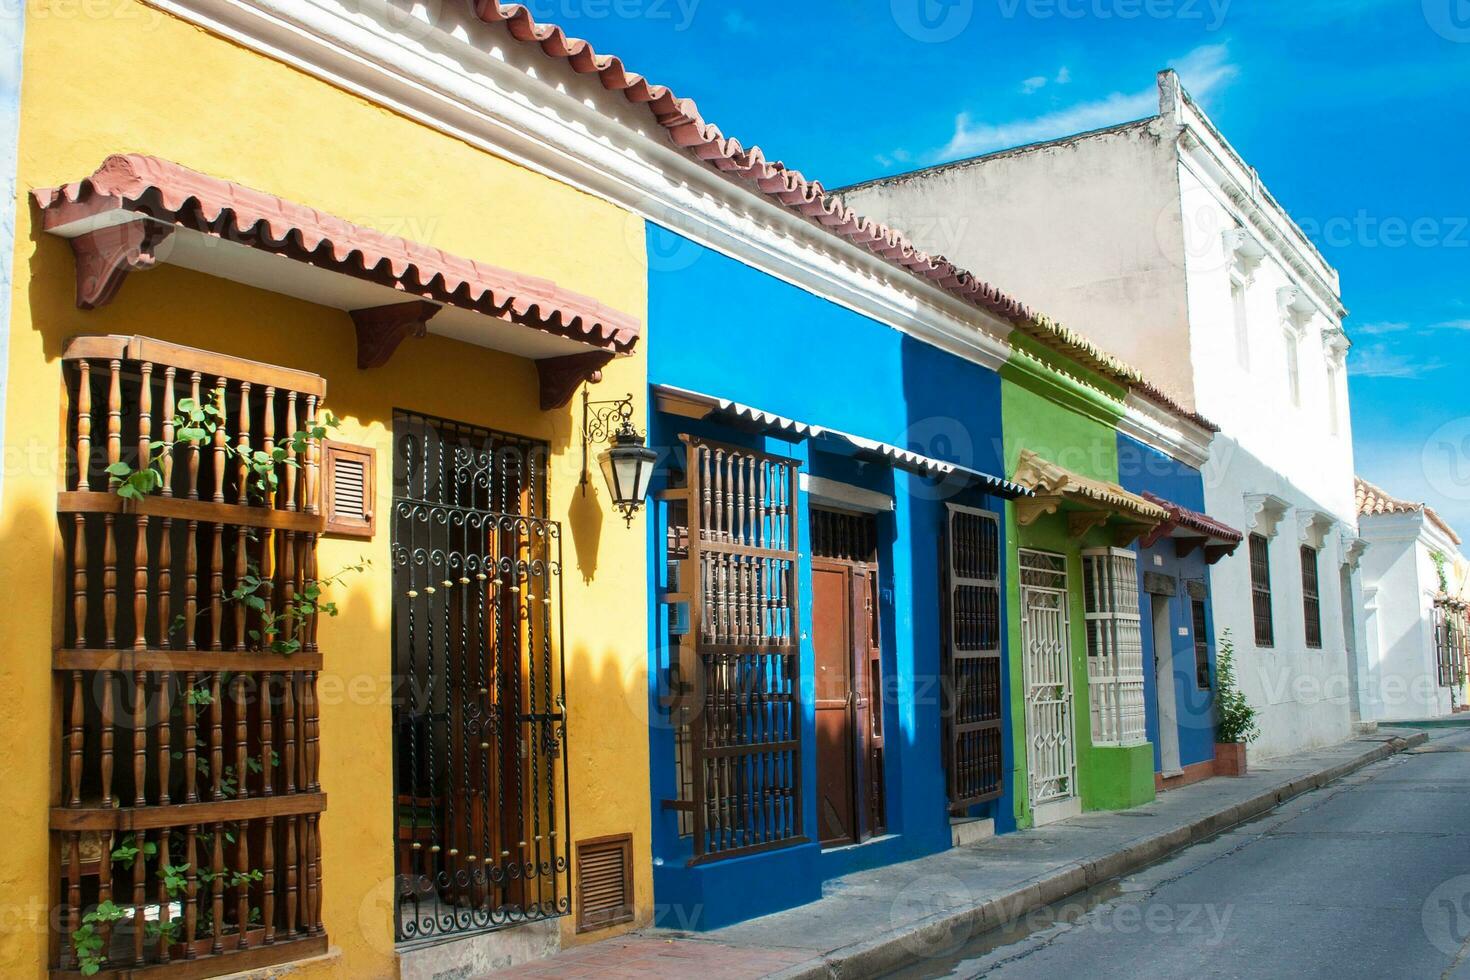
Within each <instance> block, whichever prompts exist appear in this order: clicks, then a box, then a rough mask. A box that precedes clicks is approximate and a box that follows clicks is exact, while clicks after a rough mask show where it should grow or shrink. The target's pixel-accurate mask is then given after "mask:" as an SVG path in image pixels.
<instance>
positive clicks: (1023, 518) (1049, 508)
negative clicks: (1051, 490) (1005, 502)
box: [1016, 497, 1062, 527]
mask: <svg viewBox="0 0 1470 980" xmlns="http://www.w3.org/2000/svg"><path fill="white" fill-rule="evenodd" d="M1061 506H1062V498H1061V497H1021V498H1018V499H1017V500H1016V523H1017V524H1019V525H1020V526H1021V527H1030V526H1031V525H1032V524H1035V523H1036V522H1037V520H1039V519H1040V518H1042V517H1045V516H1046V515H1047V514H1055V513H1056V512H1057V509H1058V508H1059V507H1061Z"/></svg>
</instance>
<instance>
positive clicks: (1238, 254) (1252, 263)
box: [1223, 228, 1267, 285]
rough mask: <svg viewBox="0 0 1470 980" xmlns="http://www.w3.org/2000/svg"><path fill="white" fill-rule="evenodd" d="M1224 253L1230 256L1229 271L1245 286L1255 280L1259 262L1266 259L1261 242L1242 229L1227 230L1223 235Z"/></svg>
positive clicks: (1259, 265)
mask: <svg viewBox="0 0 1470 980" xmlns="http://www.w3.org/2000/svg"><path fill="white" fill-rule="evenodd" d="M1223 234H1224V237H1225V252H1226V254H1227V255H1229V256H1230V264H1231V269H1232V270H1233V271H1234V272H1235V273H1236V274H1237V275H1239V276H1240V279H1241V281H1242V282H1245V283H1246V284H1247V285H1249V284H1250V282H1251V281H1252V280H1253V279H1254V278H1255V276H1256V270H1257V269H1259V268H1260V267H1261V260H1262V259H1264V258H1265V257H1266V254H1267V253H1266V247H1265V246H1264V245H1262V244H1261V240H1260V239H1259V238H1257V237H1256V236H1255V235H1253V234H1251V233H1250V232H1248V231H1246V230H1245V229H1244V228H1229V229H1226V230H1225V232H1224V233H1223Z"/></svg>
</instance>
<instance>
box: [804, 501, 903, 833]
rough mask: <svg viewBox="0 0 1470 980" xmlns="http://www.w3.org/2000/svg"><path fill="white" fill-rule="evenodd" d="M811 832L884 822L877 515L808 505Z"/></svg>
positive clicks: (866, 829) (873, 829) (865, 828)
mask: <svg viewBox="0 0 1470 980" xmlns="http://www.w3.org/2000/svg"><path fill="white" fill-rule="evenodd" d="M811 522H812V648H813V652H814V653H815V662H814V667H815V692H814V693H815V698H814V701H815V708H816V736H817V835H818V840H819V841H820V842H821V844H822V846H823V847H841V846H844V845H848V844H857V843H860V842H862V841H864V840H867V839H868V838H869V837H871V836H873V835H874V834H875V833H882V832H883V831H884V829H885V824H886V817H885V812H886V806H885V801H884V797H883V705H882V702H881V700H876V701H875V699H874V696H873V695H874V693H875V692H881V691H882V689H883V688H882V662H881V649H882V643H881V637H882V633H881V631H880V629H879V618H878V554H877V541H878V535H877V522H876V520H875V519H874V517H873V515H871V514H856V513H849V512H846V511H837V510H828V509H823V508H816V507H813V508H812V510H811Z"/></svg>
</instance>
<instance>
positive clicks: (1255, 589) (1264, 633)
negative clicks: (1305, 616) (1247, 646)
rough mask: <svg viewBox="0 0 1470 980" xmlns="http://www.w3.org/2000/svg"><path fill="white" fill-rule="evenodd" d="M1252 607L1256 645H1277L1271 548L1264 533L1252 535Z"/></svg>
mask: <svg viewBox="0 0 1470 980" xmlns="http://www.w3.org/2000/svg"><path fill="white" fill-rule="evenodd" d="M1250 551H1251V608H1252V610H1253V611H1254V613H1255V620H1256V646H1258V647H1270V646H1275V645H1276V626H1275V623H1274V622H1273V621H1272V619H1271V548H1270V542H1269V541H1267V540H1266V537H1265V535H1263V534H1252V535H1251V536H1250Z"/></svg>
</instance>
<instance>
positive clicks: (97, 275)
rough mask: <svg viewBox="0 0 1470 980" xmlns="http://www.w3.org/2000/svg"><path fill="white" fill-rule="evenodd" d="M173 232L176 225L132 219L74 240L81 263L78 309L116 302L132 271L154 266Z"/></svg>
mask: <svg viewBox="0 0 1470 980" xmlns="http://www.w3.org/2000/svg"><path fill="white" fill-rule="evenodd" d="M173 233H174V228H173V225H162V224H158V223H157V222H153V221H128V222H125V223H123V224H120V225H108V226H106V227H104V228H98V229H96V230H95V231H89V232H87V233H86V234H85V235H78V236H77V237H76V238H73V239H71V251H72V255H73V256H74V257H75V259H76V266H77V309H79V310H95V309H97V308H98V307H99V306H106V305H107V304H108V303H110V302H112V298H113V297H114V296H116V295H117V291H118V290H119V289H121V288H122V284H123V280H124V279H126V278H127V277H128V273H129V272H132V271H134V270H135V269H151V268H153V266H154V265H155V264H156V263H157V261H158V246H159V245H161V244H163V243H164V242H166V241H168V239H169V237H170V236H172V235H173Z"/></svg>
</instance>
